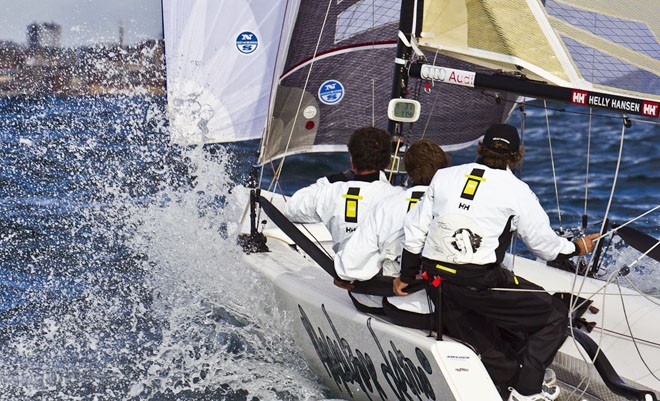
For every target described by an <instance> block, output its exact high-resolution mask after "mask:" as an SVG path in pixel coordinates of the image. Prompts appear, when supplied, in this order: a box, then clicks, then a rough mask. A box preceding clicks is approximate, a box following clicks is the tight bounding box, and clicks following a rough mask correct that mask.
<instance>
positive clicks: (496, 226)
mask: <svg viewBox="0 0 660 401" xmlns="http://www.w3.org/2000/svg"><path fill="white" fill-rule="evenodd" d="M404 231H405V240H404V247H405V249H406V250H407V251H409V252H411V253H414V254H419V253H420V252H421V254H422V256H423V257H425V258H428V259H432V260H436V261H440V262H447V263H453V264H468V263H470V264H477V265H487V264H491V263H501V262H502V259H503V258H504V253H505V251H506V248H507V247H508V246H509V243H510V240H511V236H512V235H513V233H514V232H517V235H518V236H519V237H520V238H521V239H522V240H523V242H524V243H525V245H526V246H527V248H528V249H529V250H530V251H531V252H533V253H534V254H535V255H537V256H538V257H540V258H542V259H544V260H554V259H556V258H557V256H558V255H559V254H560V253H561V254H565V255H569V254H571V253H573V252H574V251H575V245H574V244H573V243H572V242H570V241H568V240H567V239H565V238H562V237H559V236H558V235H557V234H555V232H554V231H553V230H552V228H551V227H550V219H549V218H548V215H547V214H546V213H545V211H544V210H543V208H542V207H541V205H540V203H539V201H538V199H537V197H536V195H535V194H534V193H533V192H532V190H531V189H530V188H529V186H528V185H527V184H525V183H524V182H523V181H521V180H520V179H518V178H517V177H516V176H515V175H514V174H513V173H512V172H511V171H510V170H508V169H507V170H498V169H492V168H489V167H487V166H485V165H482V164H478V163H470V164H464V165H460V166H454V167H450V168H445V169H441V170H438V171H437V172H436V174H435V176H434V177H433V180H432V181H431V184H430V185H429V189H428V190H427V191H426V195H425V196H424V198H423V199H422V201H420V202H419V204H418V205H417V206H416V207H415V208H413V210H412V211H411V213H409V214H408V215H407V216H406V219H405V226H404Z"/></svg>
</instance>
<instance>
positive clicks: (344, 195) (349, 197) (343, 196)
mask: <svg viewBox="0 0 660 401" xmlns="http://www.w3.org/2000/svg"><path fill="white" fill-rule="evenodd" d="M342 198H346V199H355V200H360V199H362V197H361V196H360V195H348V194H343V195H342Z"/></svg>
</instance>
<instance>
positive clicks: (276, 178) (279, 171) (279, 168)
mask: <svg viewBox="0 0 660 401" xmlns="http://www.w3.org/2000/svg"><path fill="white" fill-rule="evenodd" d="M332 3H333V0H328V7H327V8H326V11H325V16H324V18H323V23H322V24H321V30H320V32H319V37H318V39H317V40H316V47H315V48H314V54H313V55H312V58H311V62H310V65H309V70H308V71H307V77H305V84H304V85H303V88H302V93H305V92H306V91H307V85H308V84H309V79H310V77H311V75H312V70H313V69H314V61H315V60H316V55H317V54H318V51H319V47H320V46H321V38H322V37H323V32H324V31H325V26H326V24H327V22H328V15H329V14H330V9H331V7H332ZM303 99H304V97H303V95H301V96H300V100H299V101H298V107H297V108H296V114H295V116H294V117H293V123H292V124H291V130H290V131H289V136H288V138H287V142H286V146H285V148H284V152H283V155H284V156H282V159H281V160H280V162H279V163H278V166H277V170H276V171H275V173H274V176H273V180H274V181H279V177H280V175H281V174H282V169H283V167H284V161H285V159H286V153H287V152H288V150H289V146H290V145H291V139H292V138H293V130H294V129H295V126H296V122H297V121H298V115H299V114H300V109H301V108H302V103H303ZM271 184H272V183H271ZM269 189H270V187H269Z"/></svg>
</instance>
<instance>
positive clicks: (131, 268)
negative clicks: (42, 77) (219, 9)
mask: <svg viewBox="0 0 660 401" xmlns="http://www.w3.org/2000/svg"><path fill="white" fill-rule="evenodd" d="M163 104H164V103H163V99H161V98H121V97H116V98H112V97H106V98H94V99H91V98H90V99H61V98H51V99H46V100H44V99H42V100H38V101H37V100H34V99H18V100H13V101H6V102H5V103H4V104H2V105H1V106H2V112H3V114H4V117H6V118H4V119H3V123H1V124H2V125H1V126H0V129H1V130H2V131H1V132H2V138H3V145H2V146H3V153H4V155H9V157H6V158H3V160H7V162H6V164H3V166H2V179H3V182H4V183H5V184H6V185H5V187H4V190H3V200H2V204H1V206H2V208H3V212H4V213H3V215H4V216H5V217H4V218H3V227H5V229H3V231H2V236H1V238H2V243H3V250H2V253H3V256H4V258H3V264H2V268H1V270H0V279H1V281H0V285H1V287H0V289H1V290H2V295H3V296H2V309H1V310H0V311H1V313H2V314H1V315H0V352H1V353H2V355H3V358H2V359H1V360H0V399H2V400H16V399H49V400H51V399H52V400H70V399H96V400H118V399H122V400H131V399H136V400H137V399H140V400H143V399H158V400H162V399H173V400H174V399H226V400H248V399H249V400H253V399H254V400H256V399H261V400H266V399H282V400H304V399H309V398H320V397H321V393H322V390H321V387H320V385H319V384H317V383H316V382H315V379H314V378H313V377H312V376H309V373H308V369H307V368H306V366H305V362H304V360H303V359H302V358H301V357H300V355H299V354H298V353H297V350H296V348H295V346H294V344H293V340H292V339H291V338H290V337H288V331H287V330H286V326H287V325H288V323H289V321H290V320H289V319H290V318H289V317H288V316H287V315H286V314H285V313H284V312H282V311H280V310H279V309H278V308H277V304H276V302H275V300H274V298H273V296H272V294H273V291H272V289H271V287H270V283H269V282H268V281H265V280H264V279H263V278H261V277H260V276H258V275H257V274H255V273H254V272H252V271H250V270H247V269H246V268H245V265H244V264H243V263H241V255H242V253H241V250H240V248H238V246H237V245H236V240H235V238H236V230H237V228H238V224H237V221H238V220H239V218H240V216H241V213H242V212H243V207H244V205H245V204H246V203H245V199H241V197H240V194H239V191H235V193H234V191H232V188H233V187H234V186H235V185H236V184H235V182H234V181H235V180H236V178H235V176H232V174H233V172H232V171H233V170H234V166H235V164H236V159H235V158H234V157H233V156H232V153H231V152H230V151H228V150H226V149H224V148H217V149H214V150H213V151H208V150H203V149H183V148H176V147H174V146H170V145H169V143H168V139H167V135H166V124H165V122H164V121H165V120H164V119H163Z"/></svg>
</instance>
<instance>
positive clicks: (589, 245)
mask: <svg viewBox="0 0 660 401" xmlns="http://www.w3.org/2000/svg"><path fill="white" fill-rule="evenodd" d="M599 236H600V234H598V233H595V234H590V235H587V236H586V237H583V238H578V239H576V240H575V241H573V243H575V246H576V247H577V249H578V251H579V252H578V254H579V255H580V256H583V255H586V254H588V253H589V252H591V251H593V249H594V241H595V240H596V239H597V238H598V237H599Z"/></svg>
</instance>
